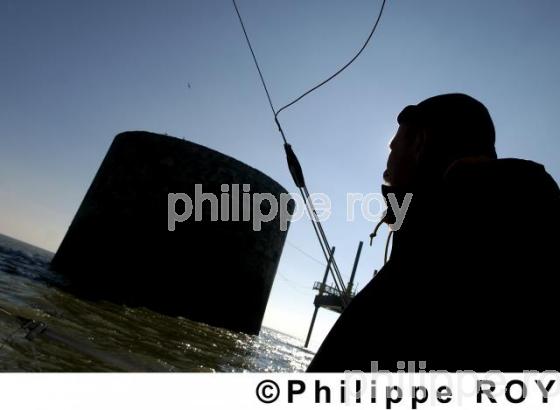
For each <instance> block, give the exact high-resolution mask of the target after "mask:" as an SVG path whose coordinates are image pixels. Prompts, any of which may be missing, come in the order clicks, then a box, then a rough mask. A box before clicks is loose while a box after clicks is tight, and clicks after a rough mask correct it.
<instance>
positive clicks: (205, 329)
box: [0, 235, 312, 372]
mask: <svg viewBox="0 0 560 410" xmlns="http://www.w3.org/2000/svg"><path fill="white" fill-rule="evenodd" d="M51 257H52V254H50V253H49V252H46V251H43V250H41V249H38V248H34V247H32V246H30V245H27V244H24V243H22V242H18V241H15V240H13V239H11V238H7V237H4V236H1V235H0V370H1V371H188V372H199V371H200V372H208V371H210V372H212V371H218V372H224V371H225V372H232V371H254V372H261V371H262V372H264V371H303V370H305V368H306V367H307V364H308V363H309V361H310V360H311V358H312V353H311V352H310V351H308V350H305V349H303V348H302V347H301V342H300V341H299V340H296V339H294V338H292V337H290V336H287V335H284V334H282V333H279V332H277V331H274V330H272V329H268V328H263V329H262V331H261V333H260V335H259V336H249V335H246V334H243V333H235V332H231V331H228V330H225V329H219V328H214V327H211V326H207V325H204V324H201V323H197V322H193V321H190V320H187V319H183V318H173V317H169V316H165V315H161V314H158V313H155V312H153V311H151V310H148V309H144V308H134V309H132V308H128V307H126V306H120V305H116V304H113V303H109V302H92V301H85V300H81V299H78V298H76V297H75V296H73V295H71V294H69V293H66V292H64V291H63V290H60V289H59V288H57V287H55V286H52V284H53V283H57V281H60V278H58V277H57V276H56V275H55V274H54V273H52V272H50V271H49V269H48V263H49V261H50V259H51ZM43 324H45V325H46V328H45V327H44V326H42V325H43Z"/></svg>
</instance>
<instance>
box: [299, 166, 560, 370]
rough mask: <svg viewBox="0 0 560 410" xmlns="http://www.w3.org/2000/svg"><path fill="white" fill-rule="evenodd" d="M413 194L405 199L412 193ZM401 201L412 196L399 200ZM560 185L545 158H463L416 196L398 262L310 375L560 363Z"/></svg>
mask: <svg viewBox="0 0 560 410" xmlns="http://www.w3.org/2000/svg"><path fill="white" fill-rule="evenodd" d="M401 200H402V199H401ZM399 203H401V202H400V201H399ZM559 214H560V191H559V189H558V186H557V184H556V183H555V182H554V180H553V179H552V177H551V176H550V175H549V174H548V173H546V171H545V169H544V167H543V166H542V165H539V164H536V163H534V162H531V161H524V160H518V159H500V160H469V159H466V160H461V161H459V162H458V163H456V164H454V165H453V166H452V167H451V168H450V169H449V170H448V171H447V173H446V175H445V177H444V179H443V181H442V182H441V183H438V184H435V185H434V186H431V187H424V188H423V189H418V190H417V191H416V192H414V196H413V199H412V202H411V205H410V208H409V211H408V213H407V215H406V218H405V220H404V224H403V226H402V227H401V229H400V230H399V231H397V232H395V234H394V240H393V247H392V251H391V256H390V260H389V262H388V263H387V264H386V265H385V266H384V267H383V268H382V269H381V271H380V272H379V273H378V274H377V276H376V277H375V278H374V279H372V280H371V281H370V282H369V283H368V285H367V286H366V287H365V288H364V289H363V290H362V291H361V292H360V293H359V294H358V295H357V296H356V297H355V298H354V299H353V301H352V302H351V303H350V305H349V306H348V307H347V309H346V310H345V311H344V312H343V313H342V314H341V316H340V318H339V319H338V321H337V322H336V324H335V325H334V327H333V328H332V330H331V331H330V333H329V335H328V336H327V338H326V339H325V341H324V342H323V344H322V346H321V348H320V349H319V351H318V352H317V354H316V356H315V358H314V360H313V361H312V363H311V365H310V366H309V369H308V371H317V372H330V371H344V370H362V371H369V370H370V369H371V362H372V361H377V362H378V368H379V369H380V370H393V371H394V370H396V369H397V363H398V362H399V361H416V362H418V361H425V362H426V367H427V370H449V371H454V370H455V371H456V370H475V371H487V370H502V371H522V370H553V369H554V370H560V354H558V351H557V349H558V336H557V323H558V321H557V315H558V302H557V301H558V299H559V298H560V287H559V286H558V285H559V283H560V269H559V268H558V266H559V264H558V255H560V246H559V245H560V241H559V239H558V238H559V236H558V235H559V233H560V223H559V221H560V215H559Z"/></svg>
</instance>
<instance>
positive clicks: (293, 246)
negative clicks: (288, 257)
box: [286, 240, 327, 266]
mask: <svg viewBox="0 0 560 410" xmlns="http://www.w3.org/2000/svg"><path fill="white" fill-rule="evenodd" d="M286 243H287V244H288V245H290V246H291V247H292V248H294V249H297V250H298V251H299V252H300V253H301V254H303V255H305V256H307V257H308V258H309V259H311V260H312V261H314V262H317V263H318V264H319V265H321V266H327V264H326V263H324V262H322V261H320V260H319V259H317V258H316V257H315V256H313V255H311V254H310V253H307V252H306V251H304V250H303V249H301V248H300V247H299V246H297V245H296V244H294V243H293V242H290V241H288V240H286Z"/></svg>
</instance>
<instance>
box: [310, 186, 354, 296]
mask: <svg viewBox="0 0 560 410" xmlns="http://www.w3.org/2000/svg"><path fill="white" fill-rule="evenodd" d="M303 191H304V193H305V195H307V196H308V197H309V196H310V195H309V191H308V190H307V187H303ZM309 202H310V208H311V212H313V215H314V216H315V217H316V218H317V219H316V223H317V226H318V230H319V233H320V235H321V237H322V239H323V242H324V243H325V247H326V249H329V256H330V249H331V247H330V244H329V241H328V239H327V234H326V233H325V230H324V229H323V224H321V222H320V220H319V216H318V215H317V211H315V207H314V206H313V203H312V202H311V201H309ZM312 219H314V217H313V216H312ZM332 265H333V266H334V270H335V271H336V273H337V275H338V279H339V280H340V282H341V284H342V289H340V290H342V291H345V290H346V289H345V285H344V280H343V279H342V275H341V273H340V269H339V268H338V264H337V263H336V260H335V259H334V258H333V260H332Z"/></svg>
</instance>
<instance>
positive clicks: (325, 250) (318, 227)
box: [299, 187, 346, 304]
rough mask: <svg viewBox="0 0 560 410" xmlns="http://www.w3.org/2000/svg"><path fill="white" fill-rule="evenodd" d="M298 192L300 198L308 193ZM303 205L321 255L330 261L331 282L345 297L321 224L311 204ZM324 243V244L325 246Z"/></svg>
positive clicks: (304, 189) (304, 190)
mask: <svg viewBox="0 0 560 410" xmlns="http://www.w3.org/2000/svg"><path fill="white" fill-rule="evenodd" d="M299 190H300V194H301V196H302V197H304V198H305V197H306V195H307V196H308V195H309V193H308V192H306V190H307V188H305V187H304V188H299ZM305 205H306V207H307V209H308V212H309V215H310V220H311V224H312V225H313V229H314V231H315V235H316V236H317V239H318V240H319V245H321V250H322V251H323V255H324V256H325V258H327V260H331V259H332V263H330V264H329V270H330V272H331V275H332V277H333V281H334V284H335V286H336V288H337V289H338V290H339V291H340V292H341V294H343V295H345V286H344V280H343V279H342V276H341V275H340V271H339V270H338V267H336V265H335V263H334V257H333V255H332V253H331V249H330V248H326V246H328V241H327V240H326V236H325V234H324V231H323V230H322V229H323V228H322V227H321V223H320V222H319V221H318V220H316V219H315V218H314V217H313V214H315V215H317V213H316V212H315V209H314V208H313V204H312V203H311V201H305ZM325 242H326V244H325ZM343 301H344V302H345V304H346V301H345V300H344V298H343Z"/></svg>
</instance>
